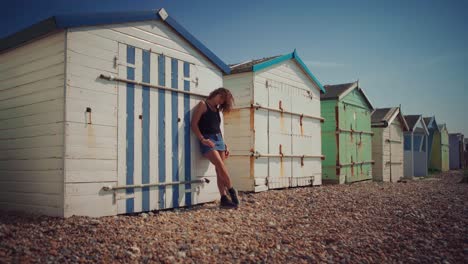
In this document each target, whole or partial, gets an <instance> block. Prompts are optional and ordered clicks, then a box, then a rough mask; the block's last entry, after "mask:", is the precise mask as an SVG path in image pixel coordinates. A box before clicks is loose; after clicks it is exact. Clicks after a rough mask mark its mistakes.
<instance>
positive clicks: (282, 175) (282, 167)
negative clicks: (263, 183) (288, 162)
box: [280, 157, 284, 177]
mask: <svg viewBox="0 0 468 264" xmlns="http://www.w3.org/2000/svg"><path fill="white" fill-rule="evenodd" d="M280 177H284V164H283V157H280Z"/></svg>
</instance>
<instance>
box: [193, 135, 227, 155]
mask: <svg viewBox="0 0 468 264" xmlns="http://www.w3.org/2000/svg"><path fill="white" fill-rule="evenodd" d="M203 137H204V138H206V139H209V140H211V141H213V143H214V144H215V145H214V147H212V148H210V147H208V146H207V145H205V144H203V143H202V142H201V141H199V143H200V151H201V153H202V154H203V155H205V154H206V153H208V152H210V151H212V150H219V151H225V150H226V144H224V140H223V136H222V135H221V133H218V134H207V135H203Z"/></svg>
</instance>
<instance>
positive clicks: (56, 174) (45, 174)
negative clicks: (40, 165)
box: [0, 170, 63, 183]
mask: <svg viewBox="0 0 468 264" xmlns="http://www.w3.org/2000/svg"><path fill="white" fill-rule="evenodd" d="M0 180H1V181H15V182H37V183H41V182H43V183H45V182H63V171H62V170H45V171H31V170H28V171H25V170H17V171H5V170H0Z"/></svg>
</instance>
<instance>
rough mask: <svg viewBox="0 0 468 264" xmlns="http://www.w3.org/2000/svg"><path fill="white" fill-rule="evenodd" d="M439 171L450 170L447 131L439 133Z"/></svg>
mask: <svg viewBox="0 0 468 264" xmlns="http://www.w3.org/2000/svg"><path fill="white" fill-rule="evenodd" d="M441 152H442V153H441V156H442V160H441V164H442V166H441V170H442V171H448V170H450V165H449V163H450V146H449V136H448V131H447V129H445V128H444V129H443V130H442V132H441Z"/></svg>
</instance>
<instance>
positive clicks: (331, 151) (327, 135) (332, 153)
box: [320, 100, 339, 181]
mask: <svg viewBox="0 0 468 264" xmlns="http://www.w3.org/2000/svg"><path fill="white" fill-rule="evenodd" d="M320 104H321V115H322V117H323V118H325V122H324V123H323V124H322V153H323V155H325V160H324V161H322V170H323V175H322V179H323V180H325V181H333V180H335V179H336V165H337V159H338V148H337V144H338V142H337V140H339V137H337V135H336V129H337V123H336V122H337V118H338V116H337V115H336V112H337V111H338V108H337V101H335V100H327V101H322V102H320Z"/></svg>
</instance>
